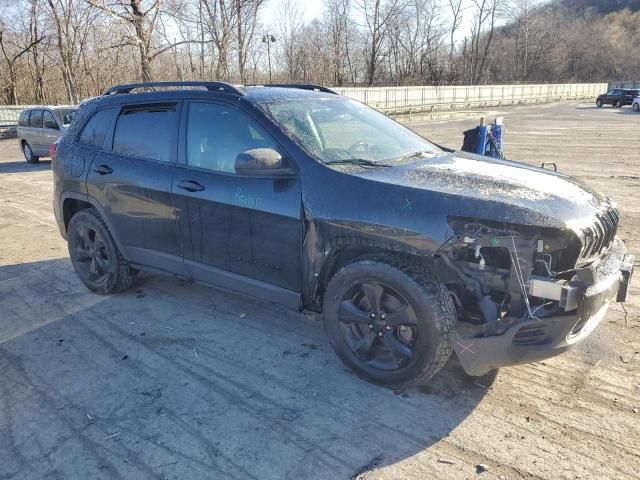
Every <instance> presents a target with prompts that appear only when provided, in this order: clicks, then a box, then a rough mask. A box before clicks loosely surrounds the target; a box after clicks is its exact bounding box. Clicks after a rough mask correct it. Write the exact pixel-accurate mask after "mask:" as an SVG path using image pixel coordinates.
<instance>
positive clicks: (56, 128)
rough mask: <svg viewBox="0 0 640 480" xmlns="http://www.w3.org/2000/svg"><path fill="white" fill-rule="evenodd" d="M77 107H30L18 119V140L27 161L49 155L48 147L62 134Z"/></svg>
mask: <svg viewBox="0 0 640 480" xmlns="http://www.w3.org/2000/svg"><path fill="white" fill-rule="evenodd" d="M77 111H78V107H74V106H68V107H30V108H27V109H26V110H23V111H22V113H21V114H20V118H19V120H18V141H19V142H20V148H21V149H22V153H23V154H24V158H25V160H26V161H27V162H28V163H37V162H38V161H39V160H40V157H46V156H48V155H49V147H51V144H53V143H54V142H55V141H56V140H58V138H60V137H61V136H62V134H63V133H64V131H65V130H66V129H67V127H68V126H69V124H70V123H71V120H73V117H75V115H76V113H77Z"/></svg>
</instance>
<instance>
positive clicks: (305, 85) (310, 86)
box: [256, 83, 340, 95]
mask: <svg viewBox="0 0 640 480" xmlns="http://www.w3.org/2000/svg"><path fill="white" fill-rule="evenodd" d="M256 86H258V85H256ZM262 86H263V87H281V88H301V89H303V90H315V91H316V92H324V93H333V94H334V95H340V94H339V93H338V92H336V91H335V90H331V89H330V88H328V87H323V86H322V85H313V84H311V83H265V84H264V85H262Z"/></svg>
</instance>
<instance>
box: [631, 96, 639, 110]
mask: <svg viewBox="0 0 640 480" xmlns="http://www.w3.org/2000/svg"><path fill="white" fill-rule="evenodd" d="M631 108H633V111H634V112H640V97H636V98H634V99H633V103H632V104H631Z"/></svg>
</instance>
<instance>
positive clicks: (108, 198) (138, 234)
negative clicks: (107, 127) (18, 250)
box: [87, 102, 185, 274]
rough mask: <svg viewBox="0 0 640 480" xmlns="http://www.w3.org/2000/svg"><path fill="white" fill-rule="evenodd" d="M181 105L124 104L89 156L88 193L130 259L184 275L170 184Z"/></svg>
mask: <svg viewBox="0 0 640 480" xmlns="http://www.w3.org/2000/svg"><path fill="white" fill-rule="evenodd" d="M179 108H180V104H179V103H176V102H172V103H166V102H163V103H144V104H134V105H126V106H123V107H122V108H121V109H120V111H119V114H118V117H117V119H116V121H115V122H114V125H113V127H112V128H111V131H112V133H110V134H109V140H110V142H109V144H108V145H107V146H106V147H105V148H104V149H103V150H102V151H100V152H99V153H98V155H97V156H96V157H95V159H94V160H93V164H92V167H91V169H90V171H89V174H88V178H87V192H88V194H89V196H90V197H92V198H94V199H95V200H96V201H97V202H98V203H99V204H100V205H101V207H102V209H103V211H104V213H103V214H104V215H105V216H106V217H107V223H108V224H109V227H110V229H111V230H112V231H113V233H114V235H115V236H116V237H117V240H118V242H119V244H120V246H121V248H123V249H124V250H125V252H126V254H127V255H128V257H129V258H130V259H131V261H133V262H134V263H138V264H141V265H147V266H151V267H155V268H159V269H162V270H166V271H169V272H172V273H177V274H185V270H184V265H183V261H182V250H181V247H180V239H179V237H178V229H177V226H176V216H175V208H174V205H173V200H172V198H171V183H172V180H173V176H174V173H175V170H176V150H177V149H176V141H177V137H178V134H177V131H178V116H179Z"/></svg>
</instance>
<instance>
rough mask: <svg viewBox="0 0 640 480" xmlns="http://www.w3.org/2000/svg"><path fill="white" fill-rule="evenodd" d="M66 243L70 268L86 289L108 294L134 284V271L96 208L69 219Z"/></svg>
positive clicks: (80, 212) (78, 213)
mask: <svg viewBox="0 0 640 480" xmlns="http://www.w3.org/2000/svg"><path fill="white" fill-rule="evenodd" d="M67 242H68V243H67V244H68V247H69V256H70V257H71V263H72V264H73V268H74V269H75V271H76V273H77V274H78V277H80V280H82V283H84V284H85V286H86V287H87V288H88V289H89V290H91V291H93V292H95V293H99V294H101V295H109V294H111V293H116V292H122V291H124V290H126V289H128V288H129V287H131V285H133V282H134V279H135V271H134V270H133V269H132V268H131V267H130V266H129V263H128V262H127V261H126V260H125V259H124V257H123V256H122V254H121V253H120V250H118V247H117V245H116V243H115V241H114V240H113V237H112V236H111V233H109V230H108V228H107V225H106V224H105V223H104V220H103V219H102V217H101V216H100V214H99V213H98V211H97V210H96V209H94V208H88V209H85V210H80V211H79V212H77V213H76V214H75V215H74V216H73V217H72V218H71V221H70V222H69V228H68V230H67Z"/></svg>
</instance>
